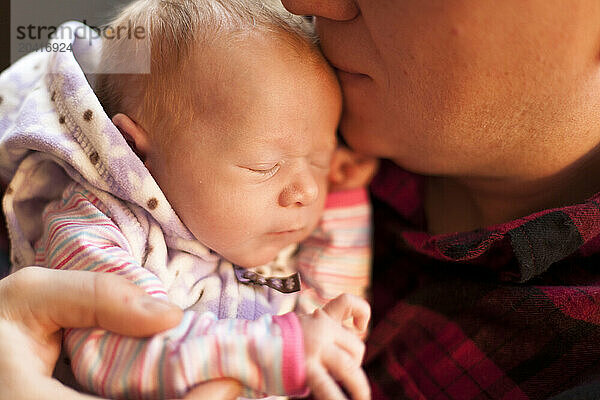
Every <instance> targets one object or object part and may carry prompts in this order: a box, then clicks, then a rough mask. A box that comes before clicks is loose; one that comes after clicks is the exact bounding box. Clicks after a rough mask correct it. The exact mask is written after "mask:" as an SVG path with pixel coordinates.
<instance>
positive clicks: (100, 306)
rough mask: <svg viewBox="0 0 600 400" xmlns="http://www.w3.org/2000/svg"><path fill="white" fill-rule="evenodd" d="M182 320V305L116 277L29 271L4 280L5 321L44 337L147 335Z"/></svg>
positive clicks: (1, 311) (0, 290)
mask: <svg viewBox="0 0 600 400" xmlns="http://www.w3.org/2000/svg"><path fill="white" fill-rule="evenodd" d="M182 316H183V312H182V310H181V309H179V308H178V307H176V306H174V305H172V304H169V303H167V302H165V301H162V300H159V299H154V298H152V297H151V296H149V295H147V294H146V293H145V292H144V291H143V290H142V289H141V288H139V287H137V286H135V285H134V284H133V283H131V282H129V281H128V280H126V279H125V278H122V277H119V276H116V275H112V274H106V273H98V272H88V271H63V270H51V269H46V268H41V267H26V268H23V269H21V270H19V271H17V272H16V273H14V274H12V275H9V276H8V277H7V278H4V279H2V280H0V317H1V318H5V319H13V320H19V321H21V322H22V323H24V324H25V325H27V326H28V327H29V329H32V330H33V331H34V332H35V330H39V332H38V333H40V334H50V333H52V332H55V331H57V330H59V329H60V328H84V327H99V328H103V329H107V330H109V331H112V332H115V333H119V334H122V335H127V336H138V337H139V336H142V337H143V336H150V335H152V334H154V333H157V332H160V331H163V330H165V329H169V328H172V327H174V326H176V325H177V324H178V323H179V321H180V320H181V318H182Z"/></svg>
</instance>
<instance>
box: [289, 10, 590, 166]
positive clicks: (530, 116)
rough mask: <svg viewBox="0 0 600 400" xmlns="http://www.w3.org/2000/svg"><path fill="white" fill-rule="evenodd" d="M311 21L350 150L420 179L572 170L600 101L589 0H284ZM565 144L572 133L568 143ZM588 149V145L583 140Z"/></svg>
mask: <svg viewBox="0 0 600 400" xmlns="http://www.w3.org/2000/svg"><path fill="white" fill-rule="evenodd" d="M283 3H284V5H285V6H286V7H287V8H288V9H289V10H290V11H292V12H295V13H299V14H308V15H315V16H316V17H317V18H316V22H317V29H318V32H319V35H320V37H321V43H322V48H323V52H324V54H325V56H326V57H327V59H328V60H329V61H330V62H331V63H332V65H334V66H335V67H336V68H337V69H338V71H337V73H338V77H339V79H340V82H341V86H342V92H343V97H344V111H343V115H342V120H341V128H340V129H341V131H342V134H343V135H344V137H345V138H346V140H347V141H348V142H349V144H350V145H351V146H352V147H354V149H355V150H357V151H361V152H364V153H368V154H371V155H376V156H381V157H388V158H392V159H394V160H395V161H396V162H397V163H398V164H400V165H401V166H403V167H405V168H407V169H409V170H412V171H415V172H420V173H425V174H449V175H477V174H481V175H486V176H490V175H491V176H498V177H500V176H508V175H511V174H514V175H518V174H523V173H525V171H528V170H529V169H532V168H533V167H534V166H535V168H536V171H538V173H542V174H543V173H551V172H552V171H550V170H548V171H542V170H541V168H542V167H540V164H544V163H545V162H546V161H548V160H547V159H546V160H543V159H542V157H546V158H548V157H554V156H553V155H552V154H550V153H549V149H552V148H553V147H561V155H560V157H558V156H557V158H556V160H551V161H552V165H553V166H552V167H548V168H549V169H551V168H557V167H559V165H558V164H560V163H564V164H568V163H569V162H572V161H573V159H572V158H574V157H576V153H578V152H580V151H581V148H582V146H587V147H592V146H593V143H591V142H590V143H587V142H586V143H581V142H579V143H575V142H577V141H578V140H579V139H577V135H576V133H577V132H581V131H582V130H584V129H586V127H585V118H586V115H588V116H589V115H596V114H597V112H598V106H599V104H598V103H599V100H598V98H600V96H595V98H593V96H590V87H592V88H593V87H596V88H597V87H600V85H599V82H600V74H599V72H598V70H599V69H600V68H599V65H598V64H599V59H600V2H598V1H596V0H582V1H570V2H565V1H564V0H503V1H497V0H319V1H313V0H283ZM565 135H574V136H575V138H570V139H569V140H568V141H565ZM581 140H583V139H581Z"/></svg>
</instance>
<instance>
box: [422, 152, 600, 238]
mask: <svg viewBox="0 0 600 400" xmlns="http://www.w3.org/2000/svg"><path fill="white" fill-rule="evenodd" d="M599 191H600V156H599V155H598V154H596V155H595V156H594V157H591V156H590V157H585V158H584V159H582V160H581V161H579V162H577V163H575V164H573V165H572V166H570V167H568V168H565V169H563V170H562V171H560V172H558V173H556V174H554V175H552V176H550V177H530V178H505V179H500V178H487V179H486V178H450V177H430V178H428V181H427V188H426V194H425V214H426V216H427V223H428V230H429V232H430V233H433V234H441V233H451V232H463V231H470V230H473V229H477V228H483V227H486V226H490V225H495V224H500V223H503V222H508V221H511V220H514V219H517V218H520V217H524V216H526V215H529V214H531V213H534V212H537V211H541V210H544V209H548V208H556V207H562V206H566V205H570V204H575V203H578V202H582V201H584V200H586V199H587V198H589V197H591V196H592V195H594V194H595V193H597V192H599Z"/></svg>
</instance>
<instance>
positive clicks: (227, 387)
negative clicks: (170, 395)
mask: <svg viewBox="0 0 600 400" xmlns="http://www.w3.org/2000/svg"><path fill="white" fill-rule="evenodd" d="M241 394H242V385H241V384H240V383H239V382H238V381H236V380H235V379H228V378H227V379H215V380H212V381H208V382H206V383H203V384H201V385H198V386H197V387H196V388H194V389H193V390H192V391H190V392H189V393H188V394H187V395H186V396H185V397H184V400H204V399H211V400H236V399H237V398H238V397H239V396H240V395H241Z"/></svg>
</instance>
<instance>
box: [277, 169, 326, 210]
mask: <svg viewBox="0 0 600 400" xmlns="http://www.w3.org/2000/svg"><path fill="white" fill-rule="evenodd" d="M318 196H319V185H318V184H317V181H316V180H315V179H314V177H313V176H312V175H310V174H306V175H305V176H302V177H299V179H296V180H294V182H292V183H290V184H289V185H286V187H285V188H284V189H283V190H282V191H281V193H280V194H279V205H280V206H282V207H290V206H293V205H296V206H309V205H311V204H312V203H314V202H315V200H316V199H317V197H318Z"/></svg>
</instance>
